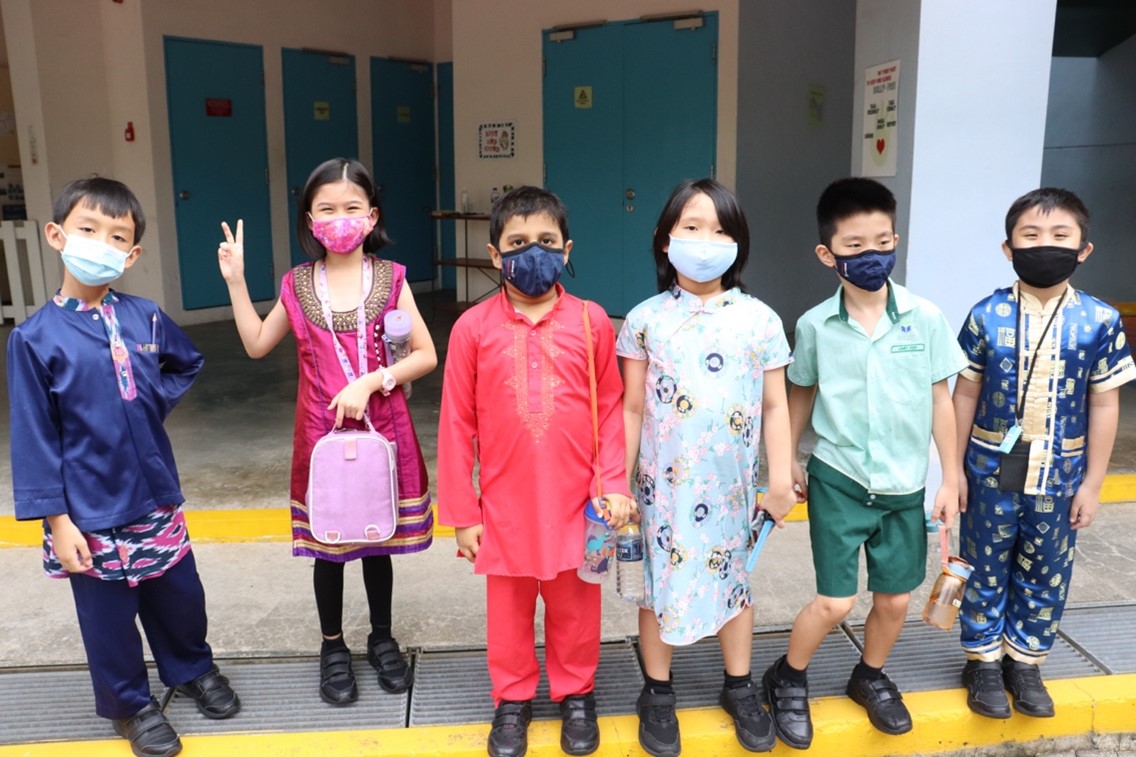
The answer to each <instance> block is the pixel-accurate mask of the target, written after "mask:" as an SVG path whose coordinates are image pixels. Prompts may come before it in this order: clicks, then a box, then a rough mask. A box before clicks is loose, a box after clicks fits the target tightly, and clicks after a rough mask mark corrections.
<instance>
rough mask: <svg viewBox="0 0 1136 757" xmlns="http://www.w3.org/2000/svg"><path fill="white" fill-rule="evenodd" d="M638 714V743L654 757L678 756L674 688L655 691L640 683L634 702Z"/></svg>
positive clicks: (679, 743) (680, 748) (679, 746)
mask: <svg viewBox="0 0 1136 757" xmlns="http://www.w3.org/2000/svg"><path fill="white" fill-rule="evenodd" d="M635 712H636V713H637V714H638V715H639V746H641V747H643V751H645V752H647V754H651V755H654V757H678V755H679V754H680V753H681V752H682V741H681V739H680V737H679V733H678V715H676V714H675V695H674V691H673V690H672V691H666V692H659V691H656V690H655V689H651V688H649V687H644V688H643V692H642V693H641V694H640V695H639V701H637V702H636V703H635Z"/></svg>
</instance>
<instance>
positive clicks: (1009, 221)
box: [1006, 187, 1089, 244]
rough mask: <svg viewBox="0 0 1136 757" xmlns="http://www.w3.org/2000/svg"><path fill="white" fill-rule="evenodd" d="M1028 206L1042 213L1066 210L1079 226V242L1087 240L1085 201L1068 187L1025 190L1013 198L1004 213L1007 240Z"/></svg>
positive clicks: (1087, 221)
mask: <svg viewBox="0 0 1136 757" xmlns="http://www.w3.org/2000/svg"><path fill="white" fill-rule="evenodd" d="M1030 208H1038V209H1039V210H1041V213H1042V215H1049V214H1050V213H1052V212H1053V211H1054V210H1057V209H1058V208H1060V209H1061V210H1065V211H1068V212H1069V213H1071V214H1072V216H1073V217H1074V218H1076V219H1077V225H1078V226H1080V227H1081V244H1084V243H1085V242H1087V241H1089V209H1088V208H1087V207H1085V203H1083V202H1081V198H1080V197H1078V196H1077V195H1075V194H1073V193H1072V192H1070V191H1069V190H1068V189H1058V188H1057V187H1042V188H1041V189H1035V190H1033V191H1032V192H1026V193H1025V194H1024V195H1022V196H1021V197H1019V198H1018V199H1016V200H1014V204H1013V205H1011V206H1010V210H1009V211H1008V212H1007V213H1006V241H1007V242H1008V241H1010V238H1011V237H1012V236H1013V234H1014V227H1015V226H1017V225H1018V220H1019V219H1021V217H1022V214H1023V213H1025V212H1026V211H1027V210H1029V209H1030Z"/></svg>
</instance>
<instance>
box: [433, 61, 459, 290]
mask: <svg viewBox="0 0 1136 757" xmlns="http://www.w3.org/2000/svg"><path fill="white" fill-rule="evenodd" d="M435 70H436V71H437V76H438V207H439V208H441V209H442V210H457V200H456V197H457V191H456V188H455V186H454V185H455V183H456V181H457V179H456V176H455V173H454V64H453V63H439V64H437V65H436V66H435ZM462 223H466V221H463V222H462ZM438 225H439V227H440V228H439V230H438V233H439V235H440V237H439V240H438V249H439V251H440V252H441V254H440V255H439V257H441V258H443V259H445V260H453V259H454V258H456V257H457V256H458V254H457V237H456V236H455V234H456V229H455V228H454V226H455V222H453V221H440V222H439V224H438ZM457 282H458V271H457V269H456V268H452V267H451V268H443V269H442V288H443V289H456V288H457V285H458V283H457Z"/></svg>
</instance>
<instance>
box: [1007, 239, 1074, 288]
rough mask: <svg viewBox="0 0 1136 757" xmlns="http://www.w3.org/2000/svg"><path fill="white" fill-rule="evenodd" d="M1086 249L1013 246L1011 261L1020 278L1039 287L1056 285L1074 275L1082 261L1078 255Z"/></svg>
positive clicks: (1032, 285)
mask: <svg viewBox="0 0 1136 757" xmlns="http://www.w3.org/2000/svg"><path fill="white" fill-rule="evenodd" d="M1084 249H1085V245H1081V246H1080V247H1077V248H1076V249H1074V248H1071V247H1053V246H1048V247H1011V248H1010V254H1011V258H1012V259H1011V262H1012V263H1013V264H1014V273H1016V274H1018V278H1019V279H1021V280H1022V281H1024V282H1025V283H1027V284H1029V285H1030V286H1031V287H1037V288H1038V289H1048V288H1049V287H1051V286H1056V285H1058V284H1060V283H1061V282H1062V281H1065V280H1066V279H1067V278H1069V277H1070V276H1072V275H1073V271H1075V270H1077V266H1078V265H1080V263H1078V262H1077V256H1078V255H1080V254H1081V252H1083V251H1084Z"/></svg>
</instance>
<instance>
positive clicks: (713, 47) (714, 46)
mask: <svg viewBox="0 0 1136 757" xmlns="http://www.w3.org/2000/svg"><path fill="white" fill-rule="evenodd" d="M710 65H711V66H716V65H718V43H717V42H711V43H710Z"/></svg>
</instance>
